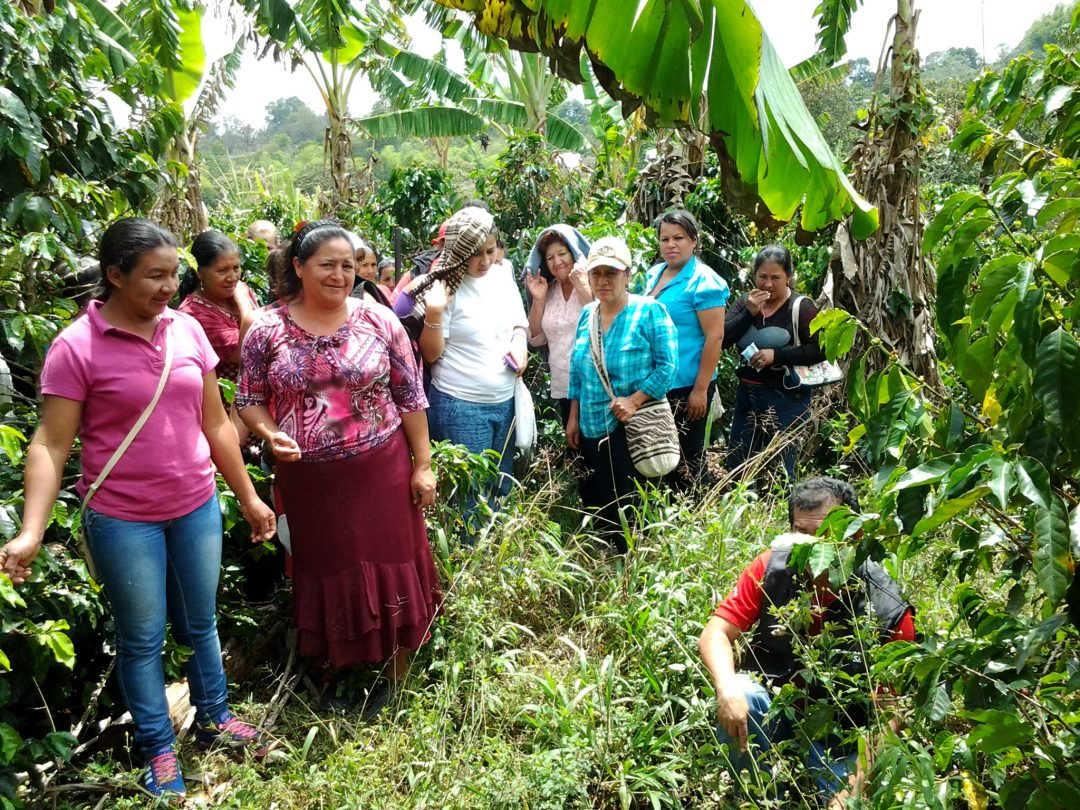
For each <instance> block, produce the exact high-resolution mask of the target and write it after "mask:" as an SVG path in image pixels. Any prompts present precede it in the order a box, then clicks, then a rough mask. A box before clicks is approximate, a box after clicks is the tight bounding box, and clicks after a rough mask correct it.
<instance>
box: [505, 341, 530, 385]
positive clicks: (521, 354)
mask: <svg viewBox="0 0 1080 810" xmlns="http://www.w3.org/2000/svg"><path fill="white" fill-rule="evenodd" d="M507 354H508V355H509V356H510V359H511V360H513V361H514V366H515V367H516V368H517V371H516V374H517V376H518V377H520V376H521V375H522V374H524V373H525V368H526V366H528V365H529V350H528V349H527V348H526V347H525V346H523V345H519V343H518V342H516V341H515V342H514V343H511V344H510V351H508V352H507ZM508 367H509V366H508Z"/></svg>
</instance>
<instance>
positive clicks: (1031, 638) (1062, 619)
mask: <svg viewBox="0 0 1080 810" xmlns="http://www.w3.org/2000/svg"><path fill="white" fill-rule="evenodd" d="M1068 621H1069V617H1068V616H1066V615H1065V614H1064V613H1056V614H1054V615H1053V616H1051V617H1050V618H1049V619H1046V620H1045V621H1041V622H1039V623H1038V624H1037V625H1035V626H1034V627H1033V628H1031V630H1029V631H1028V632H1027V634H1026V635H1025V636H1024V637H1023V638H1022V639H1021V640H1020V643H1019V644H1018V645H1017V647H1016V668H1017V669H1023V668H1024V664H1026V663H1027V660H1028V658H1030V657H1031V656H1032V655H1034V654H1035V653H1037V652H1038V651H1039V650H1040V649H1041V648H1042V646H1043V645H1044V644H1046V642H1047V641H1049V640H1050V637H1051V636H1053V635H1054V634H1055V633H1056V632H1057V631H1058V630H1060V629H1061V628H1062V627H1064V626H1065V623H1066V622H1068Z"/></svg>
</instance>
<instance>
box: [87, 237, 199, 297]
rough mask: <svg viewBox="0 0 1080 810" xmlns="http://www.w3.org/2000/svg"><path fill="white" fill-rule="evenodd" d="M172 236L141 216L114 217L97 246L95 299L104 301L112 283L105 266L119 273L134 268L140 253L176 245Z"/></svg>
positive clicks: (109, 293) (108, 294)
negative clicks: (98, 286)
mask: <svg viewBox="0 0 1080 810" xmlns="http://www.w3.org/2000/svg"><path fill="white" fill-rule="evenodd" d="M179 246H180V245H179V243H178V242H177V241H176V237H175V236H173V235H172V234H171V233H170V232H169V231H167V230H166V229H165V228H162V227H161V226H160V225H158V224H157V223H156V222H151V221H150V220H148V219H143V218H142V217H127V218H125V219H118V220H117V221H116V222H114V223H113V224H112V225H110V226H109V227H108V228H106V229H105V233H103V234H102V235H101V243H100V244H99V245H98V267H99V268H100V270H101V291H100V292H99V293H98V295H97V298H98V300H99V301H108V300H109V296H110V295H111V294H112V291H113V285H112V283H111V282H110V281H109V268H110V267H115V268H116V269H117V270H119V271H120V273H121V275H125V276H126V275H128V274H129V273H131V271H132V270H134V269H135V265H136V264H138V262H139V258H140V257H141V256H142V255H143V254H144V253H149V252H150V251H151V250H156V249H157V248H159V247H179Z"/></svg>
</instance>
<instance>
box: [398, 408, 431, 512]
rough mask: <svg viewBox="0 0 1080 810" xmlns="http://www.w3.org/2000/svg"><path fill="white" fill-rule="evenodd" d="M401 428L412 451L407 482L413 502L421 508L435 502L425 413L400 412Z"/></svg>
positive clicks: (429, 441)
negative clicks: (409, 476) (410, 467)
mask: <svg viewBox="0 0 1080 810" xmlns="http://www.w3.org/2000/svg"><path fill="white" fill-rule="evenodd" d="M401 428H402V430H404V431H405V441H407V442H408V443H409V450H410V451H411V452H412V462H413V474H412V480H411V481H410V482H409V487H410V490H411V491H412V501H413V503H414V504H415V505H416V506H417V507H419V508H421V509H423V508H424V507H425V506H431V505H432V504H433V503H435V473H434V472H433V471H432V469H431V439H430V436H429V435H428V421H427V413H426V412H425V411H413V412H412V413H403V414H401Z"/></svg>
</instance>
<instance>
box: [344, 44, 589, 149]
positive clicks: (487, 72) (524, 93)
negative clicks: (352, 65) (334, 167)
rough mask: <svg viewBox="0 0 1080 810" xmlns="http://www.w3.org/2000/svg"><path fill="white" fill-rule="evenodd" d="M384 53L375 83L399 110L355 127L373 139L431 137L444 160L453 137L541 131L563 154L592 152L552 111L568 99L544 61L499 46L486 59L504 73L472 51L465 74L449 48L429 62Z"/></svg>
mask: <svg viewBox="0 0 1080 810" xmlns="http://www.w3.org/2000/svg"><path fill="white" fill-rule="evenodd" d="M383 48H384V51H386V55H387V60H386V63H385V69H384V70H383V71H381V72H379V73H377V74H376V75H375V77H374V79H375V80H374V81H373V82H372V83H373V85H374V86H375V87H376V89H378V90H379V92H380V94H381V95H382V97H383V98H384V99H386V100H387V101H388V102H389V103H390V104H391V105H392V106H393V107H394V108H395V109H393V110H391V111H389V112H385V113H379V114H376V115H371V116H367V117H365V118H360V119H357V120H356V121H354V122H353V124H354V126H355V127H356V129H357V130H359V131H360V132H361V134H363V135H365V136H367V137H371V138H391V137H422V138H430V139H432V140H433V141H434V142H435V147H436V151H437V152H438V153H439V154H440V158H442V157H444V156H445V154H446V151H445V148H442V147H445V145H446V142H447V140H448V139H449V138H451V137H455V136H471V135H480V134H483V133H484V132H486V131H487V130H488V129H489V128H494V129H497V130H498V131H499V132H501V133H502V134H503V135H507V134H509V133H510V132H511V131H512V130H514V129H524V130H528V131H534V132H541V133H542V134H543V135H544V136H545V138H546V140H547V141H548V143H549V144H550V145H551V146H554V147H556V148H559V149H568V150H573V151H583V150H586V149H588V147H589V141H588V139H587V138H586V136H585V135H584V134H583V133H582V132H581V131H580V130H578V129H577V128H576V127H575V126H574V125H573V124H571V123H570V122H569V121H567V120H566V119H564V118H562V117H560V116H559V115H557V114H556V113H554V112H552V111H551V110H550V109H549V108H550V106H551V103H552V101H553V100H555V99H559V100H561V99H562V98H565V93H566V91H565V87H563V86H562V84H563V83H562V82H561V81H560V80H559V79H557V78H556V77H555V76H553V75H552V74H550V73H549V72H548V71H547V70H546V68H545V66H544V65H543V59H540V58H528V59H519V58H518V55H517V54H515V53H513V52H512V51H510V50H508V49H507V48H506V47H505V46H504V45H501V44H500V45H499V46H497V47H496V50H495V51H494V53H493V54H486V55H484V56H487V57H488V59H490V57H492V56H495V58H496V59H497V61H498V63H499V64H500V65H501V66H502V68H503V72H502V73H501V74H500V73H499V72H498V71H493V70H491V68H490V66H489V65H484V64H482V63H484V62H485V58H484V56H482V55H480V54H479V52H478V51H473V52H469V51H467V52H466V61H467V62H468V63H469V66H470V70H469V73H468V74H467V75H466V74H462V73H458V72H456V71H454V70H452V69H451V68H450V67H448V66H447V64H446V54H445V51H444V50H440V51H439V53H437V54H435V55H434V56H432V57H425V56H421V55H420V54H417V53H414V52H412V51H408V50H405V49H401V48H390V46H387V45H385V44H384V45H383ZM532 56H533V57H535V56H536V55H532ZM504 77H506V78H505V80H504Z"/></svg>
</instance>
